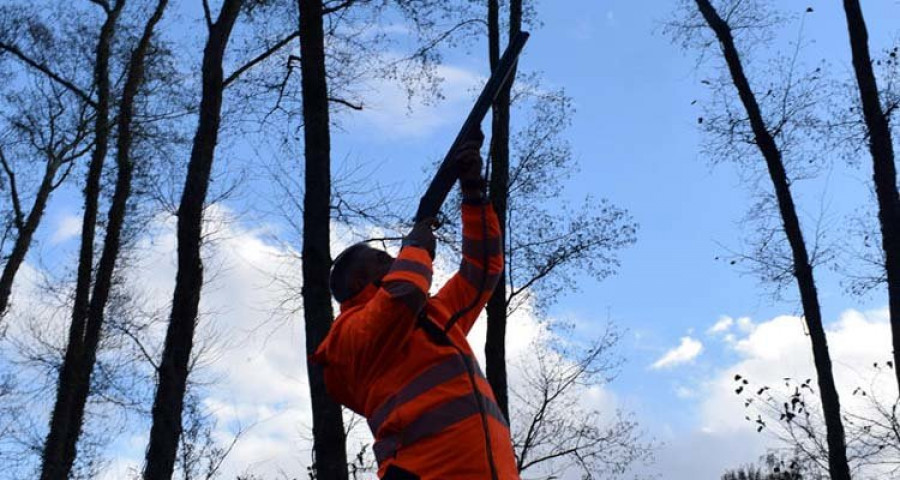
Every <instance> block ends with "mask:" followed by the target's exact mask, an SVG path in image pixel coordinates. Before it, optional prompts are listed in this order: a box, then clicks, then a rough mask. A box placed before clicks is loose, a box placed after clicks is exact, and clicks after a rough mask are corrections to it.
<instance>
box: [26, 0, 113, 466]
mask: <svg viewBox="0 0 900 480" xmlns="http://www.w3.org/2000/svg"><path fill="white" fill-rule="evenodd" d="M124 6H125V1H124V0H119V1H117V2H116V3H115V4H114V5H113V7H112V8H111V9H110V10H108V12H107V15H106V19H105V21H104V23H103V26H102V27H101V29H100V36H99V39H98V41H97V47H96V58H95V61H96V64H95V66H94V84H95V88H96V90H97V107H96V109H95V113H96V120H95V123H94V137H95V141H94V144H95V146H94V151H93V152H92V154H91V161H90V164H89V166H88V173H87V181H86V184H85V188H84V216H83V219H82V225H81V249H80V251H79V256H78V273H77V279H76V285H75V299H74V305H73V307H72V321H71V324H70V325H69V337H68V345H67V346H66V354H65V358H64V360H63V365H62V368H61V369H60V371H59V382H58V385H57V390H56V403H55V404H54V407H53V413H52V414H51V417H50V431H49V433H48V434H47V439H46V441H45V443H44V450H43V453H42V456H43V459H42V460H43V461H42V464H41V480H66V479H67V478H68V476H69V471H70V470H71V468H72V464H73V463H74V461H75V455H76V443H77V442H74V441H73V440H72V439H73V438H78V435H79V434H80V432H81V423H80V422H79V423H77V424H74V423H71V421H70V420H71V418H72V413H73V410H74V407H75V393H76V391H77V390H78V389H79V388H78V384H79V383H81V382H83V381H84V379H83V378H80V371H81V369H80V368H79V364H80V362H81V360H82V358H83V355H84V328H85V322H86V320H87V310H88V300H89V298H88V297H89V295H90V286H91V276H92V271H93V265H94V236H95V232H96V227H97V210H98V203H99V200H100V178H101V174H102V173H103V164H104V162H105V160H106V154H107V152H108V151H109V134H110V132H109V130H110V128H109V109H110V95H111V92H110V82H109V60H110V51H111V44H112V39H113V37H114V35H115V30H116V22H117V21H118V17H119V14H120V13H121V12H122V8H123V7H124Z"/></svg>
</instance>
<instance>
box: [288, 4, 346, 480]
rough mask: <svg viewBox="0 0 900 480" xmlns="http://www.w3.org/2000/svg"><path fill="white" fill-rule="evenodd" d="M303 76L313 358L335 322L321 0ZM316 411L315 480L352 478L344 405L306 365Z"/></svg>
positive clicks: (312, 15) (303, 30)
mask: <svg viewBox="0 0 900 480" xmlns="http://www.w3.org/2000/svg"><path fill="white" fill-rule="evenodd" d="M298 6H299V8H300V72H301V76H302V80H301V82H302V84H301V88H302V89H303V92H302V95H303V143H304V145H303V146H304V155H305V158H306V168H305V178H304V185H305V191H304V195H303V247H302V251H301V256H302V261H303V289H302V295H303V319H304V322H305V325H306V352H307V354H308V355H312V354H313V353H314V352H315V351H316V349H317V348H318V347H319V344H320V343H321V342H322V340H323V339H324V338H325V336H326V335H327V334H328V329H329V328H330V327H331V322H332V321H333V312H332V311H331V292H330V291H329V289H328V272H329V270H330V268H331V252H330V246H331V240H330V239H331V234H330V227H331V132H330V128H331V126H330V123H329V122H330V120H329V115H328V83H327V74H326V71H325V33H324V30H323V26H322V21H323V18H322V15H323V11H322V10H323V7H322V0H299V2H298ZM306 369H307V372H308V375H309V390H310V396H311V398H312V410H313V455H314V462H313V463H314V465H313V466H314V468H315V471H316V478H318V479H320V480H346V479H347V449H346V438H345V434H344V423H343V419H342V416H341V407H340V405H338V404H337V403H336V402H334V400H332V399H331V397H329V396H328V393H327V392H326V390H325V378H324V374H323V371H322V367H321V366H319V365H314V364H312V363H311V362H307V363H306Z"/></svg>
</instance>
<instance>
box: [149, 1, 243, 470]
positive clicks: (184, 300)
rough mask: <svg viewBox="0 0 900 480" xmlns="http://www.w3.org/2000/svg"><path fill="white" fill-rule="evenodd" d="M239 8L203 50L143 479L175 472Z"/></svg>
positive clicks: (225, 12) (225, 8) (222, 16)
mask: <svg viewBox="0 0 900 480" xmlns="http://www.w3.org/2000/svg"><path fill="white" fill-rule="evenodd" d="M241 4H242V0H225V2H224V3H223V4H222V9H221V11H220V12H219V16H218V18H217V19H216V21H215V23H212V24H211V25H209V37H208V38H207V41H206V48H205V49H204V51H203V66H202V74H203V91H202V96H201V100H200V118H199V124H198V126H197V132H196V134H195V135H194V143H193V147H192V149H191V158H190V161H189V162H188V171H187V178H186V180H185V183H184V191H183V193H182V194H181V203H180V205H179V207H178V227H177V230H178V232H177V235H178V273H177V274H176V277H175V291H174V294H173V298H172V312H171V315H170V317H169V327H168V329H167V331H166V340H165V346H164V348H163V355H162V360H161V362H160V366H159V385H158V386H157V388H156V398H155V399H154V401H153V423H152V426H151V428H150V441H149V445H148V447H147V454H146V457H145V462H146V464H145V466H144V479H145V480H169V479H171V478H172V472H173V470H174V468H175V456H176V454H177V452H178V441H179V438H180V436H181V413H182V409H183V407H184V393H185V389H186V386H187V377H188V363H189V362H190V357H191V348H192V347H193V341H194V328H195V326H196V322H197V311H198V308H199V303H200V290H201V287H202V286H203V263H202V260H201V258H200V244H201V231H202V227H203V208H204V204H205V202H206V193H207V190H208V188H209V177H210V172H211V170H212V164H213V157H214V155H215V148H216V142H217V140H218V135H219V123H220V121H221V113H222V92H223V80H224V78H223V77H224V74H223V72H222V60H223V57H224V55H225V48H226V46H227V45H228V40H229V38H230V37H231V31H232V28H233V27H234V24H235V21H236V20H237V17H238V14H239V13H240V8H241Z"/></svg>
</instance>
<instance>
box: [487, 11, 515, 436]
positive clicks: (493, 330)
mask: <svg viewBox="0 0 900 480" xmlns="http://www.w3.org/2000/svg"><path fill="white" fill-rule="evenodd" d="M487 17H488V49H489V55H488V57H489V60H490V64H491V70H492V71H493V70H495V69H496V68H497V66H498V64H499V63H500V4H499V2H498V0H488V12H487ZM521 31H522V0H510V3H509V34H508V36H507V38H508V39H512V38H513V37H515V36H516V35H518V34H519V32H521ZM515 78H516V71H515V70H514V71H513V73H512V74H510V80H509V83H508V84H507V86H506V87H504V89H503V90H501V92H500V94H499V95H498V96H497V100H496V101H495V102H494V105H493V109H492V114H493V117H492V122H491V146H490V159H491V178H490V198H491V204H492V205H493V207H494V211H495V212H496V213H497V219H498V220H499V222H500V235H501V237H503V238H505V236H506V223H507V220H506V217H507V215H506V210H507V202H508V198H509V170H510V162H509V128H510V125H509V124H510V118H509V117H510V99H511V95H510V92H511V91H512V87H513V84H514V82H515ZM504 242H505V240H504ZM485 311H486V312H487V340H486V342H485V345H484V353H485V372H486V375H487V379H488V382H490V384H491V389H492V390H493V391H494V395H495V396H496V398H497V405H498V406H499V407H500V410H501V411H502V412H503V415H504V416H506V418H507V419H508V418H509V396H508V393H507V389H508V386H507V378H506V319H507V314H508V313H507V308H506V272H505V271H504V272H502V273H501V274H500V279H499V280H498V281H497V288H495V289H494V293H493V294H492V295H491V298H490V300H488V304H487V306H486V308H485Z"/></svg>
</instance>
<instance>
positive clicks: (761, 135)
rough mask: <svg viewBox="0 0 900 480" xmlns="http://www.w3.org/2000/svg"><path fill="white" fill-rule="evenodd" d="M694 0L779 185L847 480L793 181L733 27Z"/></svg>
mask: <svg viewBox="0 0 900 480" xmlns="http://www.w3.org/2000/svg"><path fill="white" fill-rule="evenodd" d="M696 2H697V6H698V8H699V10H700V13H701V14H702V15H703V17H704V19H705V20H706V22H707V23H708V24H709V26H710V28H711V29H712V30H713V31H714V32H715V35H716V37H717V38H718V40H719V43H720V45H721V47H722V53H723V55H724V56H725V61H726V62H727V64H728V70H729V72H730V73H731V78H732V81H733V83H734V86H735V88H736V89H737V91H738V95H739V96H740V99H741V102H742V103H743V105H744V108H745V109H746V111H747V115H748V117H749V119H750V123H751V127H752V128H753V133H754V136H755V141H756V145H757V147H758V148H759V150H760V153H762V155H763V157H764V158H765V160H766V166H767V167H768V170H769V176H770V177H771V179H772V185H773V186H774V188H775V195H776V197H777V199H778V208H779V211H780V213H781V219H782V223H783V226H784V231H785V234H786V235H787V238H788V242H789V243H790V246H791V253H792V254H793V261H794V276H795V277H796V278H797V286H798V288H799V290H800V299H801V303H802V305H803V313H804V316H805V317H806V324H807V327H808V329H809V339H810V341H811V342H812V350H813V361H814V363H815V366H816V373H817V376H818V377H817V378H818V382H819V392H820V395H821V399H822V410H823V412H824V415H825V427H826V430H827V443H828V468H829V472H830V474H831V478H832V479H833V480H849V479H850V468H849V466H848V464H847V448H846V444H845V440H844V425H843V423H842V420H841V406H840V399H839V397H838V393H837V389H836V387H835V383H834V375H833V373H832V367H831V356H830V354H829V352H828V341H827V339H826V336H825V328H824V327H823V325H822V312H821V309H820V306H819V298H818V293H817V292H816V284H815V279H814V277H813V268H812V265H811V264H810V260H809V253H808V252H807V249H806V243H805V241H804V239H803V232H802V230H801V228H800V221H799V219H798V217H797V210H796V207H795V206H794V199H793V197H792V195H791V191H790V182H789V181H788V177H787V172H786V171H785V168H784V163H783V161H782V154H781V150H780V149H779V147H778V145H777V144H776V142H775V139H774V137H773V136H772V134H771V132H770V131H769V130H768V127H767V126H766V124H765V121H764V120H763V117H762V113H761V111H760V107H759V103H758V102H757V100H756V96H755V94H754V93H753V90H752V89H751V88H750V82H749V81H748V80H747V76H746V74H745V73H744V68H743V65H742V64H741V60H740V55H739V54H738V51H737V47H735V44H734V37H733V36H732V33H731V27H730V26H729V25H728V24H727V23H726V22H725V21H724V20H723V19H722V18H721V17H720V16H719V14H718V12H716V10H715V8H714V7H713V6H712V5H711V3H710V2H709V0H696Z"/></svg>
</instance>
